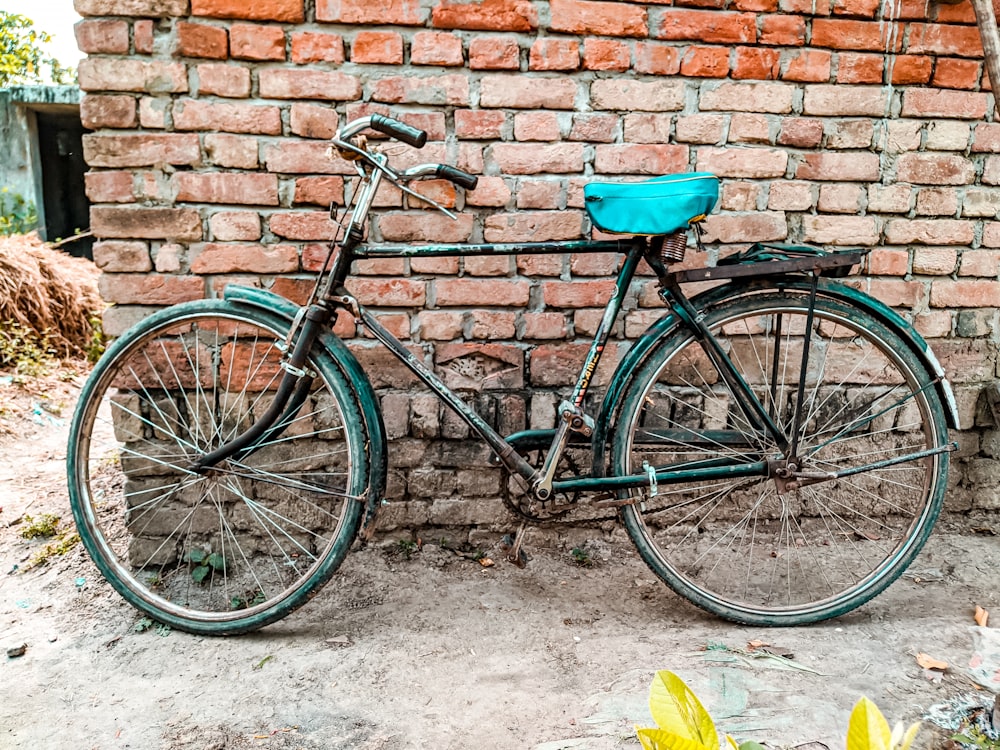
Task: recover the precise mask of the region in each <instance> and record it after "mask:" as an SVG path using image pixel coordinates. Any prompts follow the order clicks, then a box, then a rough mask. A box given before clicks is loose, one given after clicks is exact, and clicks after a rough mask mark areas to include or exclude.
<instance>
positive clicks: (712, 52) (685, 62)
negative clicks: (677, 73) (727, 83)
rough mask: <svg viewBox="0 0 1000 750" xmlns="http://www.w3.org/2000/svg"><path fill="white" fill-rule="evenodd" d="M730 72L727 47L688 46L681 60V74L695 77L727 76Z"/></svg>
mask: <svg viewBox="0 0 1000 750" xmlns="http://www.w3.org/2000/svg"><path fill="white" fill-rule="evenodd" d="M728 73H729V50H728V49H727V48H726V47H699V46H697V45H692V46H690V47H688V48H687V51H686V52H685V53H684V57H683V59H682V60H681V75H683V76H692V77H694V78H725V77H726V75H727V74H728Z"/></svg>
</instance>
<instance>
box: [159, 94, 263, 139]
mask: <svg viewBox="0 0 1000 750" xmlns="http://www.w3.org/2000/svg"><path fill="white" fill-rule="evenodd" d="M174 128H176V129H177V130H221V131H223V132H227V133H255V134H260V135H278V134H279V133H281V111H280V110H279V109H278V108H277V107H274V106H269V105H259V104H235V103H228V102H204V101H200V100H197V99H183V100H180V101H177V102H175V103H174Z"/></svg>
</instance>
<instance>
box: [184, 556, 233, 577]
mask: <svg viewBox="0 0 1000 750" xmlns="http://www.w3.org/2000/svg"><path fill="white" fill-rule="evenodd" d="M187 561H188V562H191V563H194V567H193V568H191V578H192V579H193V580H194V582H195V583H201V582H202V581H204V580H205V579H206V578H208V574H209V573H211V572H213V571H215V572H218V573H225V572H226V561H225V559H224V558H223V557H222V555H220V554H218V553H217V552H206V551H205V550H203V549H199V548H197V547H195V548H194V549H192V550H190V551H188V553H187Z"/></svg>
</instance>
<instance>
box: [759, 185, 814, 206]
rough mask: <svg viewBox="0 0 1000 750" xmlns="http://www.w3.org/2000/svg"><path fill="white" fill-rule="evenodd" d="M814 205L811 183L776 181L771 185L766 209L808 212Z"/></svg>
mask: <svg viewBox="0 0 1000 750" xmlns="http://www.w3.org/2000/svg"><path fill="white" fill-rule="evenodd" d="M813 205H814V200H813V188H812V183H809V182H796V181H794V180H776V181H775V182H772V183H771V189H770V191H769V192H768V196H767V207H768V208H769V209H771V210H772V211H808V210H809V209H810V208H812V207H813Z"/></svg>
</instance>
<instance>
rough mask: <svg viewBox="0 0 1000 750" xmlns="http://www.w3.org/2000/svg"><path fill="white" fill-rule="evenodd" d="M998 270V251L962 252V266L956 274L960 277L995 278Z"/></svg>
mask: <svg viewBox="0 0 1000 750" xmlns="http://www.w3.org/2000/svg"><path fill="white" fill-rule="evenodd" d="M998 269H1000V251H998V250H971V249H970V250H964V251H963V252H962V264H961V266H959V269H958V272H959V274H961V275H962V276H989V277H990V278H994V279H995V278H996V276H997V271H998Z"/></svg>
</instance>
